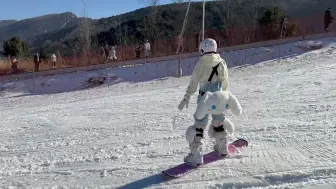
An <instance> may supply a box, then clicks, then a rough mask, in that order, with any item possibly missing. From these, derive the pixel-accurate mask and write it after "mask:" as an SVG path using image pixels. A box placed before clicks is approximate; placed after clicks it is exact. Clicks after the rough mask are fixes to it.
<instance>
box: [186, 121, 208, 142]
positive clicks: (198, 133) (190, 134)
mask: <svg viewBox="0 0 336 189" xmlns="http://www.w3.org/2000/svg"><path fill="white" fill-rule="evenodd" d="M203 131H204V130H203V129H202V128H199V127H196V126H195V125H192V126H189V127H188V129H187V131H186V139H187V141H188V142H189V143H193V142H194V141H195V138H196V137H197V139H199V140H200V139H202V138H203ZM198 142H199V141H198Z"/></svg>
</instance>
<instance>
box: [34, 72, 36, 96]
mask: <svg viewBox="0 0 336 189" xmlns="http://www.w3.org/2000/svg"><path fill="white" fill-rule="evenodd" d="M33 71H34V95H35V96H36V81H35V77H36V76H35V73H36V72H35V66H34V69H33Z"/></svg>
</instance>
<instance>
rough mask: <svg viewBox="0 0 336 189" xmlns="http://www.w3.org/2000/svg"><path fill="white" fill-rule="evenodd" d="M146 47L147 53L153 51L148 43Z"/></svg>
mask: <svg viewBox="0 0 336 189" xmlns="http://www.w3.org/2000/svg"><path fill="white" fill-rule="evenodd" d="M144 46H145V50H146V51H150V50H151V46H150V44H149V43H148V42H146V43H145V45H144Z"/></svg>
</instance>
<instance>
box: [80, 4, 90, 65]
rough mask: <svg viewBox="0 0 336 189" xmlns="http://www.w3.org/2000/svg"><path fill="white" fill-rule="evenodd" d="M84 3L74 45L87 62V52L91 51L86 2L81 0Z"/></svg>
mask: <svg viewBox="0 0 336 189" xmlns="http://www.w3.org/2000/svg"><path fill="white" fill-rule="evenodd" d="M82 1H83V4H84V18H83V20H82V23H81V24H80V26H79V30H80V33H79V37H78V42H77V45H76V50H77V53H80V54H81V55H82V57H83V58H84V60H82V61H84V62H85V63H89V53H90V51H91V20H90V19H89V18H88V16H87V12H86V2H85V0H82Z"/></svg>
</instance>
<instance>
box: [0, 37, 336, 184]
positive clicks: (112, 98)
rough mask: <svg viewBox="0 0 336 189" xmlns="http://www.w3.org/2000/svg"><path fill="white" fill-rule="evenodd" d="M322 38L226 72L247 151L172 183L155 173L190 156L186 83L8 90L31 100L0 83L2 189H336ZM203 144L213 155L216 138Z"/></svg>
mask: <svg viewBox="0 0 336 189" xmlns="http://www.w3.org/2000/svg"><path fill="white" fill-rule="evenodd" d="M325 41H329V43H325V46H324V47H323V48H322V49H320V50H315V51H311V52H307V53H304V54H301V53H302V52H303V51H302V52H300V53H297V54H293V53H292V56H288V57H283V58H281V61H280V62H279V61H278V59H274V60H272V59H271V58H268V59H270V60H269V61H267V62H262V63H258V64H255V65H249V66H244V67H234V68H231V69H230V90H231V91H232V92H233V93H234V94H235V95H236V96H237V98H238V99H239V100H240V102H241V104H242V107H243V115H242V116H240V117H235V116H233V115H232V114H231V113H230V112H229V113H228V115H227V116H228V117H229V119H230V120H231V121H233V123H234V124H235V125H236V130H237V133H236V136H237V137H243V138H246V139H247V140H248V141H249V142H250V147H249V148H248V149H246V150H245V152H244V153H242V154H241V155H240V156H237V157H235V158H232V159H227V160H222V161H218V162H216V163H213V164H211V165H209V166H206V167H205V168H203V169H201V170H198V171H195V172H193V173H191V174H189V175H187V176H186V177H183V178H180V179H176V180H170V179H167V178H166V177H164V176H162V175H161V174H160V172H161V171H162V170H163V169H166V168H169V167H171V166H174V165H176V164H179V163H181V161H182V159H183V157H184V156H185V155H187V153H188V152H187V149H188V147H187V143H186V141H185V138H184V134H185V130H186V128H187V127H188V126H189V125H191V124H192V123H193V117H192V114H193V111H194V110H195V105H196V104H195V98H196V95H194V96H193V97H192V100H191V103H190V106H189V109H186V110H183V111H181V112H180V111H178V110H177V104H178V103H179V101H180V99H181V98H182V97H183V95H184V91H185V89H186V87H187V84H188V81H189V77H183V78H180V79H178V78H169V77H168V78H165V79H159V77H162V75H159V76H157V77H155V75H154V74H152V75H146V77H143V79H142V81H143V82H138V81H135V82H119V83H115V84H114V85H109V86H103V87H97V88H92V89H87V90H79V91H72V92H67V93H57V92H51V93H49V94H46V93H42V92H43V91H40V92H41V93H42V94H44V95H38V96H33V95H31V96H29V95H28V96H19V97H13V96H12V95H10V94H11V93H12V91H16V92H15V95H17V94H19V93H21V94H29V90H31V88H29V87H27V85H26V84H27V83H29V81H20V82H19V83H21V84H22V85H21V88H15V87H18V86H19V85H17V84H18V83H15V82H13V83H11V84H3V86H5V85H6V86H9V85H11V86H14V87H13V88H12V89H11V90H12V91H8V90H7V88H5V87H3V88H4V89H3V90H4V91H7V92H4V91H3V93H2V94H3V97H2V98H1V99H0V118H1V120H2V122H0V137H1V139H2V142H1V143H0V165H1V166H0V187H1V188H10V187H13V188H174V189H175V188H188V189H190V188H225V189H226V188H263V189H266V188H306V189H316V188H325V189H329V188H335V187H336V155H335V154H336V146H335V144H334V142H336V127H335V124H334V123H335V122H336V117H335V110H336V75H335V71H336V64H335V61H336V52H335V49H336V43H335V42H334V41H335V39H332V40H331V39H326V40H325ZM288 45H290V44H288ZM291 48H293V49H295V48H294V46H293V45H292V47H291ZM254 51H256V50H254ZM247 52H253V50H250V51H247ZM237 56H239V57H243V55H241V54H238V55H237ZM255 56H256V55H255ZM260 56H261V55H260ZM231 57H233V56H231ZM260 59H261V58H260ZM229 61H230V64H231V63H232V61H231V60H229ZM191 62H192V61H191ZM250 62H253V61H250ZM257 62H258V61H257V59H255V62H254V63H257ZM162 65H165V64H162ZM148 66H149V65H148ZM157 66H158V65H157ZM191 67H192V66H191ZM124 69H125V68H124ZM127 69H130V68H127ZM133 69H134V68H133ZM158 70H159V69H158ZM167 70H169V69H166V71H167ZM171 70H174V69H171ZM120 72H121V71H120ZM124 72H125V71H124ZM111 73H112V72H111ZM138 73H146V71H145V70H144V71H143V72H141V69H140V71H139V72H138ZM148 73H149V74H151V72H148ZM86 74H87V73H86ZM124 75H127V74H126V73H125V74H124ZM118 76H120V77H121V74H119V75H118ZM167 76H169V74H168V75H165V76H163V77H167ZM54 77H55V76H54ZM63 77H65V76H63ZM72 77H74V75H72ZM59 78H61V76H59ZM59 78H57V79H59ZM129 78H131V77H129ZM138 78H140V77H138ZM144 78H145V79H144ZM154 78H157V80H150V79H154ZM40 80H41V81H43V79H42V78H40ZM125 80H126V79H125ZM126 81H128V80H126ZM59 83H61V82H59ZM63 84H67V86H68V88H70V87H69V86H72V85H73V83H71V82H70V81H69V80H68V83H65V82H63ZM55 86H61V85H55ZM14 89H15V90H14ZM25 90H26V92H23V93H22V91H25ZM68 91H70V90H68ZM4 93H5V94H4ZM204 142H205V144H204V150H205V151H210V150H211V149H212V145H213V144H212V141H209V140H208V138H206V139H205V140H204Z"/></svg>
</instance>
